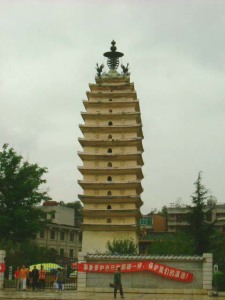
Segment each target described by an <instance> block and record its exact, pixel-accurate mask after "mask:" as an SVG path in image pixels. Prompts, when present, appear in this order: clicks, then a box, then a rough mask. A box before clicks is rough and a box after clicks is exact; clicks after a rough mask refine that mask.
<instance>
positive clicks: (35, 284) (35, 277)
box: [31, 266, 39, 291]
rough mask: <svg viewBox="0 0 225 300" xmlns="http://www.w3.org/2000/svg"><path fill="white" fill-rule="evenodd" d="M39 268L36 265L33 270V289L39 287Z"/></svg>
mask: <svg viewBox="0 0 225 300" xmlns="http://www.w3.org/2000/svg"><path fill="white" fill-rule="evenodd" d="M38 279H39V270H38V269H37V267H36V266H34V268H33V270H32V271H31V280H32V289H33V291H35V290H36V289H37V288H38Z"/></svg>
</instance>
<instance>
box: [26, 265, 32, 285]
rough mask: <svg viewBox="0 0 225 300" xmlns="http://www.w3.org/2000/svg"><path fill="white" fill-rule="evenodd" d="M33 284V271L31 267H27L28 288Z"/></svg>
mask: <svg viewBox="0 0 225 300" xmlns="http://www.w3.org/2000/svg"><path fill="white" fill-rule="evenodd" d="M30 286H31V271H30V268H29V267H28V268H27V288H28V289H29V288H30Z"/></svg>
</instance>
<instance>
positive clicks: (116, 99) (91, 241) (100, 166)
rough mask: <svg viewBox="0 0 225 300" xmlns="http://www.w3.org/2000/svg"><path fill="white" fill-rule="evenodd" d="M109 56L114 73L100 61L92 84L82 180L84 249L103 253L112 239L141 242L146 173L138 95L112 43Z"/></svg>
mask: <svg viewBox="0 0 225 300" xmlns="http://www.w3.org/2000/svg"><path fill="white" fill-rule="evenodd" d="M110 49H111V51H109V52H106V53H105V54H104V56H106V57H107V58H108V61H107V64H108V67H109V72H107V73H102V69H103V65H101V66H100V67H99V66H98V64H97V68H96V69H97V76H96V78H95V83H94V84H89V87H90V91H88V92H87V100H85V101H83V104H84V107H85V109H86V111H85V112H82V113H81V115H82V117H83V120H84V124H83V125H80V129H81V132H82V134H83V138H79V142H80V144H81V146H82V148H83V151H81V152H79V153H78V155H79V157H80V158H81V160H82V162H83V165H82V166H79V167H78V169H79V171H80V172H81V174H82V176H83V179H82V180H79V181H78V183H79V184H80V186H81V187H82V189H83V194H81V195H79V199H80V200H81V201H82V202H83V205H84V207H83V217H84V219H83V225H82V228H83V242H82V251H83V252H84V253H87V252H92V253H93V252H96V251H101V252H104V251H105V250H106V243H107V241H108V240H110V241H112V240H113V239H115V238H116V239H119V238H122V239H127V238H132V239H133V241H134V242H136V243H137V242H138V234H137V232H138V228H139V219H140V218H141V214H140V207H141V205H142V200H141V196H140V195H141V193H142V191H143V189H142V185H141V180H142V179H143V174H142V165H143V160H142V152H143V146H142V139H143V133H142V123H141V115H140V106H139V100H138V99H137V94H136V91H135V89H134V84H133V83H131V82H130V76H129V73H128V67H124V66H123V65H121V67H122V70H123V72H122V74H120V73H119V72H118V71H117V68H118V65H119V57H121V56H123V53H121V52H117V51H116V49H117V48H116V46H115V42H114V41H113V42H112V46H111V48H110Z"/></svg>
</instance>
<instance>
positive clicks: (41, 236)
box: [40, 231, 45, 239]
mask: <svg viewBox="0 0 225 300" xmlns="http://www.w3.org/2000/svg"><path fill="white" fill-rule="evenodd" d="M44 237H45V232H44V231H41V232H40V239H44Z"/></svg>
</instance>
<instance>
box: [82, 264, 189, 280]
mask: <svg viewBox="0 0 225 300" xmlns="http://www.w3.org/2000/svg"><path fill="white" fill-rule="evenodd" d="M118 267H120V268H121V272H141V271H150V272H153V273H155V274H156V275H159V276H162V277H165V278H168V279H172V280H177V281H182V282H191V281H192V280H193V274H192V273H190V272H187V271H183V270H179V269H176V268H173V267H169V266H166V265H162V264H159V263H156V262H153V261H150V260H148V261H142V262H140V261H139V262H129V263H116V264H111V263H103V264H101V263H100V264H99V263H79V264H78V271H79V272H97V273H113V272H115V271H116V269H117V268H118Z"/></svg>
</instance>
